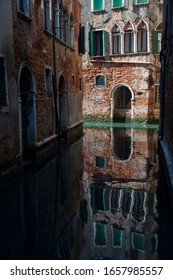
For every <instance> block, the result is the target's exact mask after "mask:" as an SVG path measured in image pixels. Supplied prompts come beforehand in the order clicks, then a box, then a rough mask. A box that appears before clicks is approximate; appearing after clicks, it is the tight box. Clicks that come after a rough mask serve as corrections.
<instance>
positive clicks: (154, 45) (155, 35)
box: [152, 30, 158, 54]
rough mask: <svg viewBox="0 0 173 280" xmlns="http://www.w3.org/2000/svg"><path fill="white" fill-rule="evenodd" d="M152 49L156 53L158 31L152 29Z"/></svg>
mask: <svg viewBox="0 0 173 280" xmlns="http://www.w3.org/2000/svg"><path fill="white" fill-rule="evenodd" d="M152 50H153V53H154V54H156V53H158V32H157V31H154V30H153V32H152Z"/></svg>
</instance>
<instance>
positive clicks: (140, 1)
mask: <svg viewBox="0 0 173 280" xmlns="http://www.w3.org/2000/svg"><path fill="white" fill-rule="evenodd" d="M148 2H149V1H148V0H135V4H136V5H138V4H147V3H148Z"/></svg>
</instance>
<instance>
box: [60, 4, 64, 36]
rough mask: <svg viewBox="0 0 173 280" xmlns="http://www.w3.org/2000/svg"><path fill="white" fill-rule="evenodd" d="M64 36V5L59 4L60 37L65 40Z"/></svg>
mask: <svg viewBox="0 0 173 280" xmlns="http://www.w3.org/2000/svg"><path fill="white" fill-rule="evenodd" d="M63 36H64V10H63V5H62V4H61V3H60V4H59V37H60V39H61V40H63Z"/></svg>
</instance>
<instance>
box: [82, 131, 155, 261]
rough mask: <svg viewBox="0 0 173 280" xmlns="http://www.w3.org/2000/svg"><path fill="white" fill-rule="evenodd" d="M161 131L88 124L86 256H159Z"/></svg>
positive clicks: (92, 257) (84, 176)
mask: <svg viewBox="0 0 173 280" xmlns="http://www.w3.org/2000/svg"><path fill="white" fill-rule="evenodd" d="M156 143H157V133H156V131H154V130H134V129H129V128H122V129H117V128H112V129H110V130H109V129H107V130H105V129H92V131H91V129H85V137H84V147H83V151H84V173H83V181H84V192H85V198H86V199H87V200H88V217H89V219H88V223H87V224H86V225H85V228H84V239H85V241H86V242H85V247H84V248H83V254H82V258H84V259H157V258H158V255H157V246H158V235H157V231H158V222H157V218H158V214H157V210H156V205H157V197H156V189H157V169H158V165H157V160H156Z"/></svg>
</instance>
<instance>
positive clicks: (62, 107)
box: [58, 75, 68, 130]
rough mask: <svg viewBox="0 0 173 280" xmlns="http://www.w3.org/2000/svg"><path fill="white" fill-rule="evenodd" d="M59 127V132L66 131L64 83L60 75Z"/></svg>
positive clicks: (66, 104) (66, 115) (66, 101)
mask: <svg viewBox="0 0 173 280" xmlns="http://www.w3.org/2000/svg"><path fill="white" fill-rule="evenodd" d="M58 91H59V125H60V129H61V130H65V129H67V126H68V100H67V91H66V83H65V79H64V76H63V75H61V76H60V78H59V87H58Z"/></svg>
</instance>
